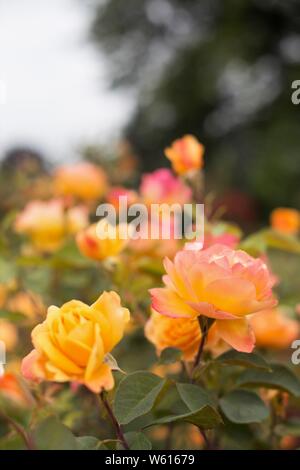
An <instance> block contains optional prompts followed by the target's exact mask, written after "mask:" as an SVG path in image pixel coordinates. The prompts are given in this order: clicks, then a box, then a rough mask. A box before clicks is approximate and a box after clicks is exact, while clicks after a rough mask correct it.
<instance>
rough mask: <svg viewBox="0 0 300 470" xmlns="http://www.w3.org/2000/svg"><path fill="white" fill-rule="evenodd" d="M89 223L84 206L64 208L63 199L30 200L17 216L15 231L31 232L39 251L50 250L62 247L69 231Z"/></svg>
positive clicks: (77, 229) (29, 233) (30, 234)
mask: <svg viewBox="0 0 300 470" xmlns="http://www.w3.org/2000/svg"><path fill="white" fill-rule="evenodd" d="M87 224H88V212H87V209H86V208H85V207H84V206H75V207H72V208H70V209H68V210H65V208H64V203H63V201H62V200H61V199H52V200H51V201H31V202H30V203H28V204H27V205H26V207H25V208H24V210H23V211H22V212H21V213H20V214H19V215H18V216H17V218H16V221H15V230H16V232H18V233H24V234H26V235H28V236H29V237H30V239H31V241H32V243H33V244H34V246H35V247H36V248H37V249H38V250H42V251H47V252H51V251H54V250H56V249H57V248H59V247H60V246H61V244H62V243H63V241H64V240H65V238H66V236H67V235H68V234H73V233H75V232H77V231H79V230H82V229H83V227H85V226H86V225H87Z"/></svg>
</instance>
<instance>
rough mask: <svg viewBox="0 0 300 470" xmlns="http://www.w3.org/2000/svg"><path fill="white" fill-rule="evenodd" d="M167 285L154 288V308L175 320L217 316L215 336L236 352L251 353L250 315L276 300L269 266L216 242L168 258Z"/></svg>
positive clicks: (166, 261)
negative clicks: (200, 248)
mask: <svg viewBox="0 0 300 470" xmlns="http://www.w3.org/2000/svg"><path fill="white" fill-rule="evenodd" d="M164 266H165V269H166V272H167V274H166V275H165V276H164V277H163V281H164V284H165V287H163V288H155V289H151V290H150V292H151V296H152V307H153V309H154V310H156V311H157V312H159V313H161V314H163V315H167V316H169V317H173V318H181V317H183V318H195V317H197V316H199V315H204V316H206V317H208V318H212V319H214V320H215V329H216V332H217V335H218V336H219V337H220V338H221V339H223V340H224V341H225V342H227V343H228V344H230V346H232V347H233V348H235V349H237V350H238V351H244V352H251V351H252V350H253V348H254V344H255V336H254V333H253V330H252V328H251V326H250V325H249V322H248V321H247V315H250V314H252V313H255V312H259V311H261V310H264V309H267V308H272V307H274V306H275V305H276V303H277V301H276V299H275V298H274V296H273V293H272V286H273V280H272V278H271V276H270V273H269V270H268V268H267V266H266V264H265V263H264V262H263V261H262V260H261V259H255V258H253V257H251V256H250V255H248V254H247V253H245V252H244V251H241V250H237V251H236V250H233V249H231V248H229V247H227V246H224V245H214V246H212V247H210V248H208V249H206V250H202V251H186V250H183V251H180V252H178V253H177V254H176V256H175V258H174V262H172V261H170V260H169V259H168V258H166V259H165V261H164Z"/></svg>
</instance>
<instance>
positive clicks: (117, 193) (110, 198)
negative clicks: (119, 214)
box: [106, 186, 139, 210]
mask: <svg viewBox="0 0 300 470" xmlns="http://www.w3.org/2000/svg"><path fill="white" fill-rule="evenodd" d="M120 197H122V198H125V197H126V200H127V205H128V206H130V205H131V204H135V203H137V202H138V199H139V196H138V193H137V192H136V191H134V190H132V189H126V188H123V187H122V186H119V187H114V188H111V189H110V191H109V192H108V193H107V195H106V200H107V202H108V203H109V204H112V205H113V206H114V207H115V208H116V209H117V210H118V209H119V203H120Z"/></svg>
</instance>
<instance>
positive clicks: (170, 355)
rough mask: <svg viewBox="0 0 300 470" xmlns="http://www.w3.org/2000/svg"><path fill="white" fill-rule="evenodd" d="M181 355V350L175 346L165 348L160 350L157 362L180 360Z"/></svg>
mask: <svg viewBox="0 0 300 470" xmlns="http://www.w3.org/2000/svg"><path fill="white" fill-rule="evenodd" d="M181 357H182V351H181V350H180V349H177V348H165V349H163V350H162V352H161V354H160V356H159V361H158V363H159V364H173V363H174V362H177V361H180V359H181Z"/></svg>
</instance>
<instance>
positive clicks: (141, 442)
mask: <svg viewBox="0 0 300 470" xmlns="http://www.w3.org/2000/svg"><path fill="white" fill-rule="evenodd" d="M125 439H126V441H127V442H128V444H129V447H130V450H151V449H152V444H151V442H150V441H149V439H148V438H147V437H146V436H145V434H144V433H142V432H127V433H126V434H125Z"/></svg>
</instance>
